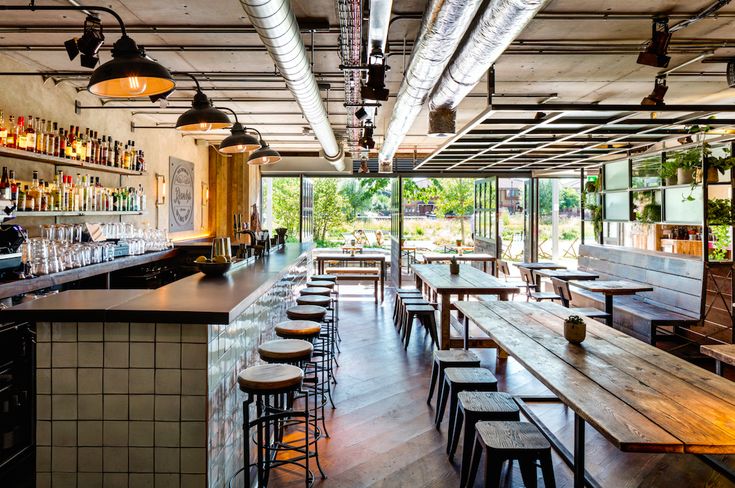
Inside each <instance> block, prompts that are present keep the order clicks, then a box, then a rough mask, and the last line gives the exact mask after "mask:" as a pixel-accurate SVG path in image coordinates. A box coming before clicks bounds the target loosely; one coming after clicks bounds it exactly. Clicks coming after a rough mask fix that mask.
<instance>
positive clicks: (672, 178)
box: [658, 158, 679, 186]
mask: <svg viewBox="0 0 735 488" xmlns="http://www.w3.org/2000/svg"><path fill="white" fill-rule="evenodd" d="M678 169H679V167H678V166H677V164H676V161H675V160H673V159H668V158H667V159H666V161H664V163H663V164H662V165H661V169H660V170H659V172H658V175H659V176H660V177H661V179H662V180H664V184H665V185H666V186H671V185H676V183H677V170H678Z"/></svg>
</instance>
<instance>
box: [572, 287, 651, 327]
mask: <svg viewBox="0 0 735 488" xmlns="http://www.w3.org/2000/svg"><path fill="white" fill-rule="evenodd" d="M569 284H570V285H574V286H576V287H578V288H582V289H584V290H588V291H592V292H597V293H602V294H603V295H605V312H606V313H607V314H608V319H607V325H612V324H613V297H615V295H635V294H636V293H638V292H641V291H653V288H652V287H650V286H649V285H642V284H640V283H634V282H632V281H623V280H615V281H589V280H572V281H570V282H569Z"/></svg>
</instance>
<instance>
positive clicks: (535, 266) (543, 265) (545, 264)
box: [513, 261, 567, 291]
mask: <svg viewBox="0 0 735 488" xmlns="http://www.w3.org/2000/svg"><path fill="white" fill-rule="evenodd" d="M513 264H514V266H515V267H516V268H525V269H530V270H531V271H533V272H535V271H539V270H542V269H567V267H566V266H563V265H561V264H556V263H552V262H551V261H539V262H535V263H513ZM536 291H541V277H540V276H538V275H536Z"/></svg>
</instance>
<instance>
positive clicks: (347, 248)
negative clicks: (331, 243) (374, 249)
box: [342, 246, 364, 253]
mask: <svg viewBox="0 0 735 488" xmlns="http://www.w3.org/2000/svg"><path fill="white" fill-rule="evenodd" d="M363 249H364V247H363V246H342V252H343V253H350V252H352V251H355V252H362V251H363Z"/></svg>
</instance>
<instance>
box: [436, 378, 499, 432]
mask: <svg viewBox="0 0 735 488" xmlns="http://www.w3.org/2000/svg"><path fill="white" fill-rule="evenodd" d="M462 391H498V380H497V379H496V378H495V376H494V375H493V374H492V373H491V372H490V371H488V370H487V369H485V368H446V369H445V370H444V386H442V389H441V400H440V401H439V406H438V407H437V409H436V428H437V430H438V429H439V427H440V426H441V423H442V420H443V419H444V410H445V409H446V406H447V400H449V437H450V438H451V437H452V429H453V427H454V419H455V417H456V416H457V395H459V393H460V392H462Z"/></svg>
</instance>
